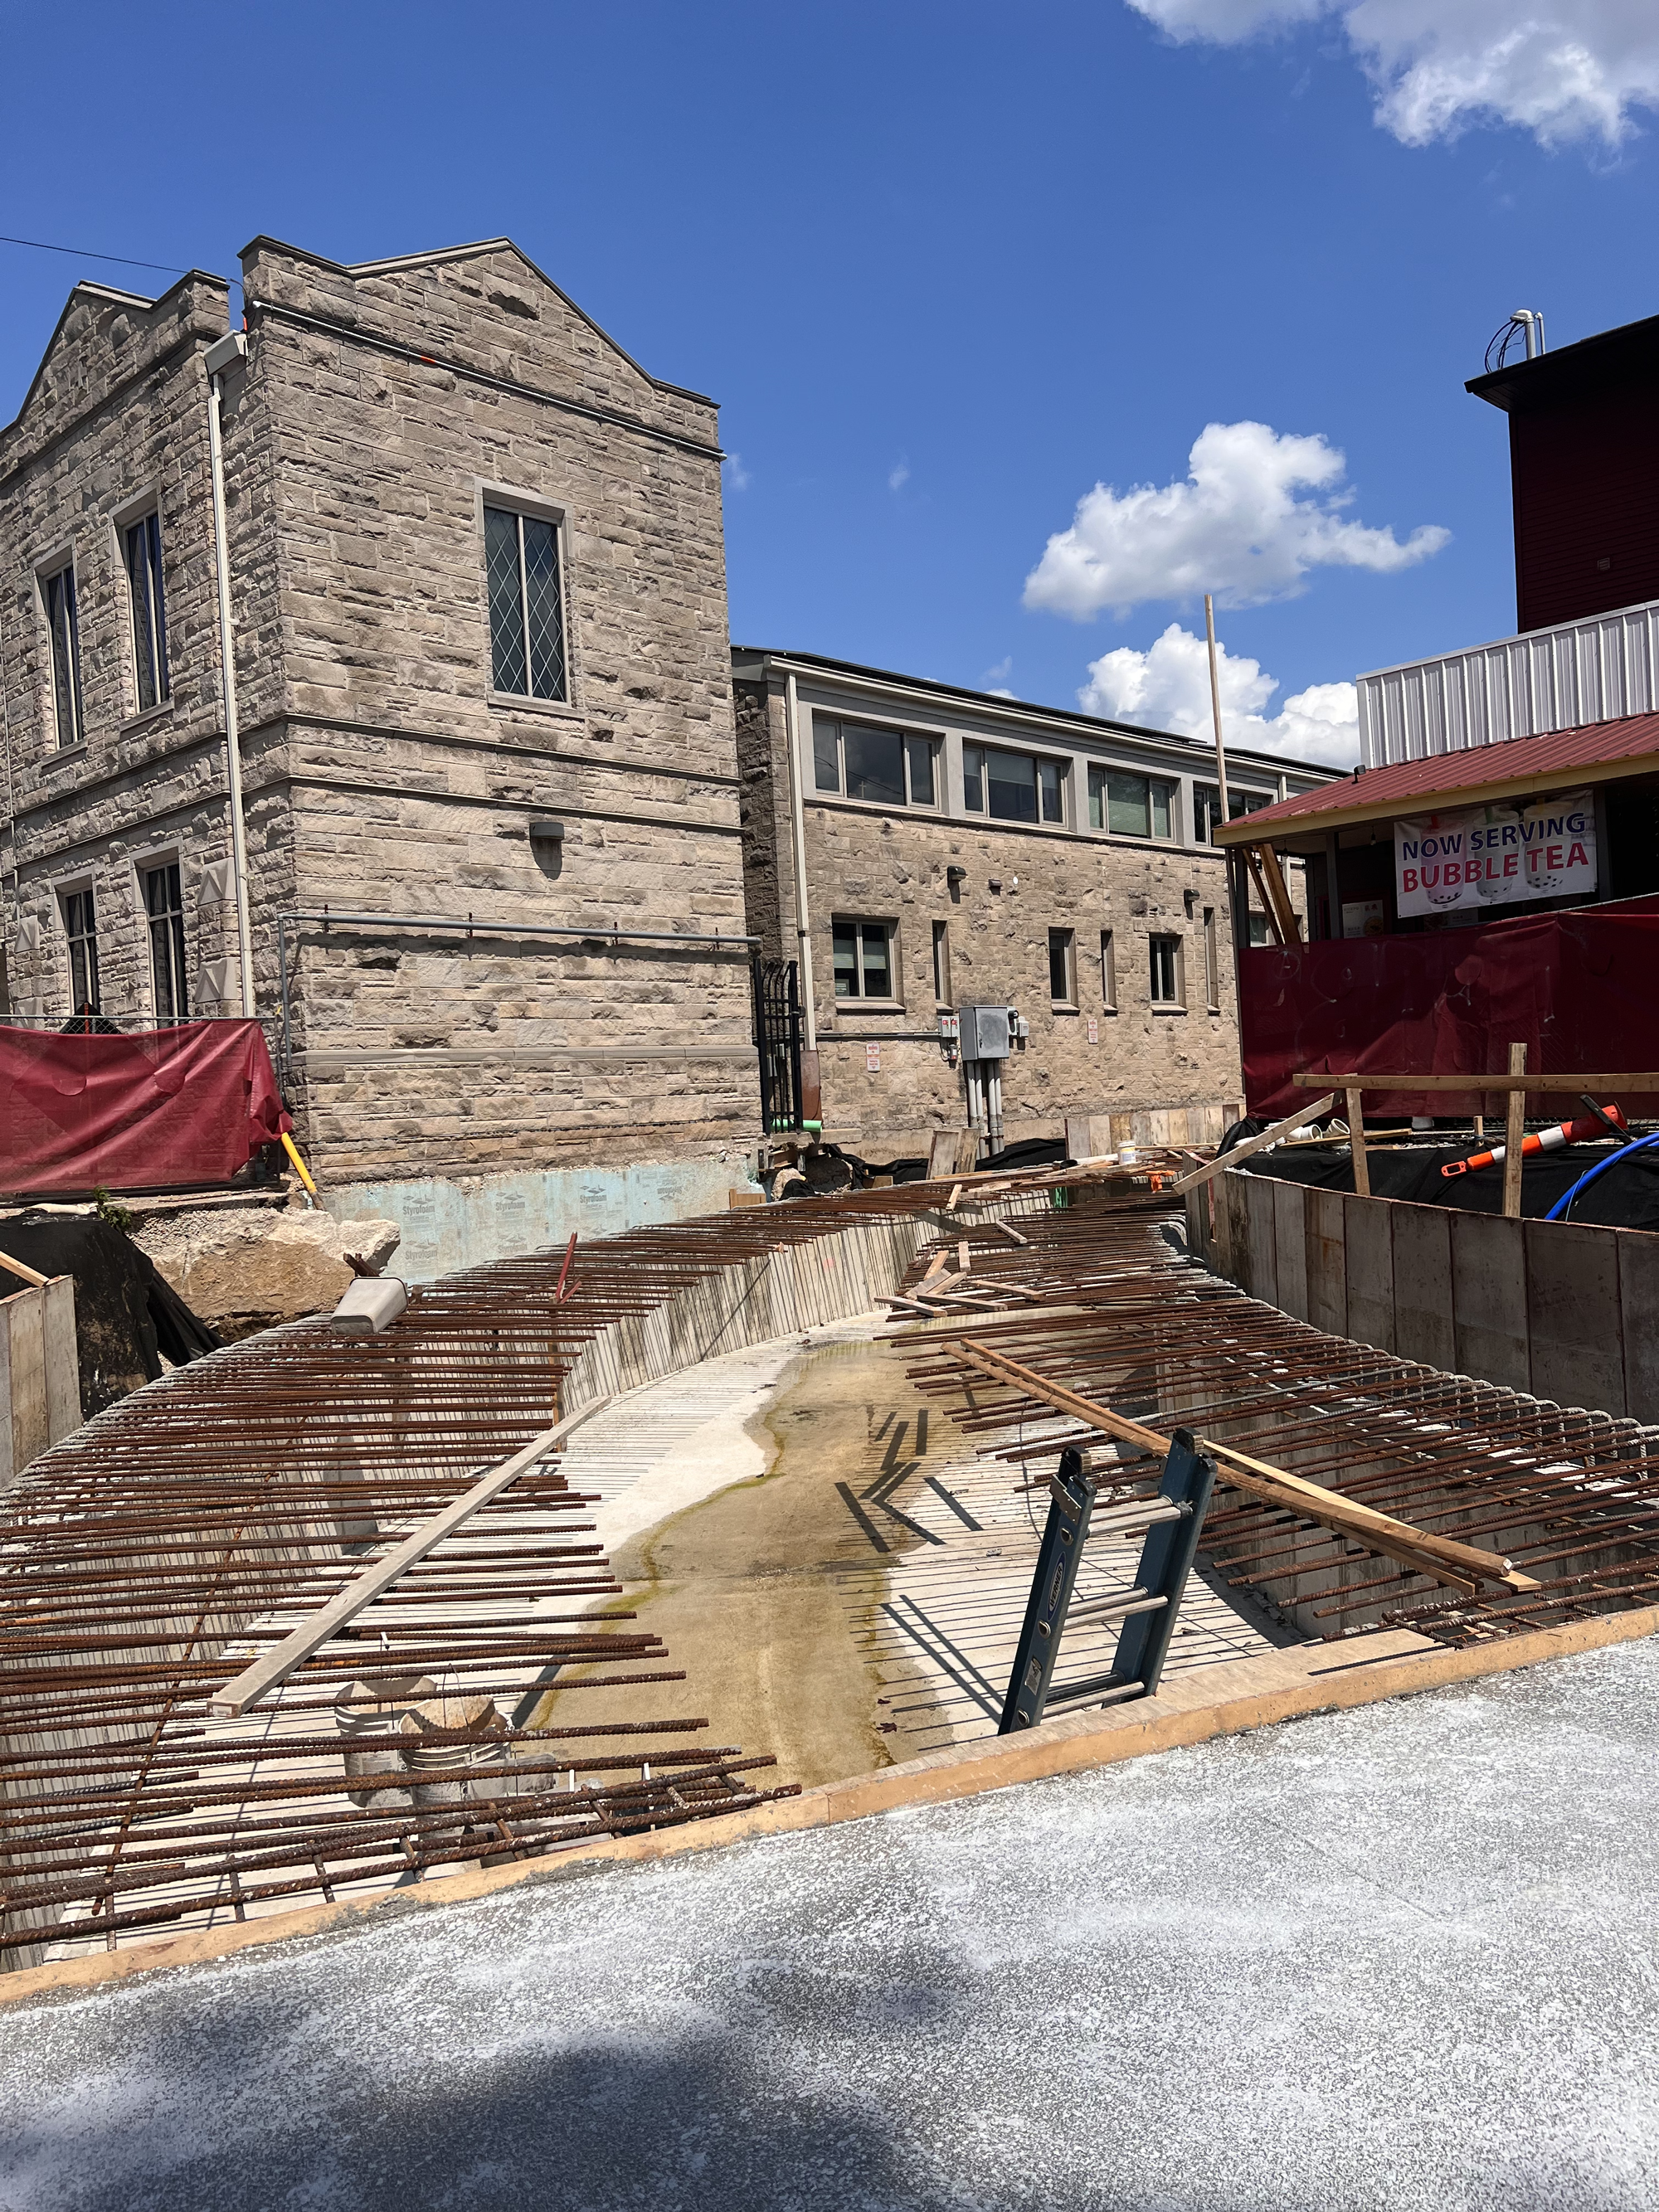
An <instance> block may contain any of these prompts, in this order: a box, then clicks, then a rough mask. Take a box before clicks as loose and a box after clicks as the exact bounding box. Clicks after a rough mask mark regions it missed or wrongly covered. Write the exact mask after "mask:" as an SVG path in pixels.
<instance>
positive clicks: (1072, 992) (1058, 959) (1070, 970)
mask: <svg viewBox="0 0 1659 2212" xmlns="http://www.w3.org/2000/svg"><path fill="white" fill-rule="evenodd" d="M1056 980H1058V981H1059V983H1060V988H1059V990H1056V989H1055V988H1054V984H1055V981H1056ZM1048 1003H1049V1005H1050V1006H1057V1007H1062V1008H1066V1009H1069V1010H1070V1011H1071V1012H1076V1010H1077V932H1076V931H1075V930H1074V929H1051V930H1050V931H1049V932H1048Z"/></svg>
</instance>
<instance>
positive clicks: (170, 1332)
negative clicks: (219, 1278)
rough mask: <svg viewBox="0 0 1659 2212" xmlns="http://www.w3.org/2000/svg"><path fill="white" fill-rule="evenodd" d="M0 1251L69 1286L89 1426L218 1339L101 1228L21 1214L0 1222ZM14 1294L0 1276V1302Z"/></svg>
mask: <svg viewBox="0 0 1659 2212" xmlns="http://www.w3.org/2000/svg"><path fill="white" fill-rule="evenodd" d="M0 1251H3V1252H9V1254H10V1255H11V1256H12V1258H13V1259H14V1260H21V1261H22V1262H23V1264H24V1266H25V1267H33V1269H34V1271H35V1273H37V1274H40V1275H73V1276H74V1278H75V1334H76V1346H77V1349H78V1353H79V1365H80V1370H81V1413H82V1418H83V1419H87V1420H88V1421H89V1420H90V1419H92V1417H93V1415H94V1413H102V1412H103V1410H104V1408H105V1407H106V1406H112V1405H113V1404H114V1403H115V1401H116V1400H117V1399H118V1398H125V1396H126V1395H127V1393H128V1392H129V1391H130V1390H137V1389H141V1388H142V1387H143V1384H144V1383H154V1382H155V1380H156V1378H157V1376H160V1375H161V1371H162V1369H161V1360H162V1358H163V1357H165V1358H167V1359H168V1360H169V1361H171V1363H172V1364H173V1366H175V1367H183V1366H184V1365H185V1364H186V1363H187V1362H188V1361H190V1360H192V1359H199V1358H201V1357H202V1355H203V1353H204V1352H216V1351H217V1350H218V1348H219V1339H218V1338H217V1337H216V1335H215V1334H214V1333H213V1331H212V1330H211V1329H210V1328H209V1327H208V1325H207V1323H206V1322H204V1321H199V1320H197V1316H195V1315H194V1314H193V1313H192V1312H191V1310H190V1308H189V1307H188V1306H187V1305H186V1304H185V1302H184V1300H183V1299H182V1298H181V1297H179V1294H178V1292H177V1291H174V1290H172V1289H170V1288H169V1286H168V1285H167V1281H166V1280H165V1279H164V1278H163V1277H162V1276H161V1274H160V1273H158V1272H157V1270H156V1268H155V1266H154V1264H153V1263H152V1261H150V1260H149V1257H148V1255H146V1254H144V1253H143V1252H141V1251H140V1250H139V1249H138V1247H137V1245H136V1244H135V1243H133V1242H132V1239H131V1237H126V1236H124V1235H123V1233H122V1232H121V1231H120V1230H118V1229H116V1228H114V1227H112V1225H111V1224H110V1223H108V1222H107V1221H100V1220H99V1219H98V1218H96V1217H95V1216H94V1215H90V1214H83V1213H74V1214H63V1213H21V1214H18V1215H16V1216H15V1217H14V1218H12V1219H10V1220H9V1221H0ZM18 1287H19V1285H18V1282H17V1279H16V1277H15V1275H8V1274H6V1273H4V1272H3V1270H0V1296H3V1295H4V1294H5V1291H7V1290H15V1289H17V1288H18Z"/></svg>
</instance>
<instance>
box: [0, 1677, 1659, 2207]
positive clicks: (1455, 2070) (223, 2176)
mask: <svg viewBox="0 0 1659 2212" xmlns="http://www.w3.org/2000/svg"><path fill="white" fill-rule="evenodd" d="M1656 1711H1659V1650H1656V1648H1655V1646H1654V1645H1653V1644H1629V1645H1626V1646H1623V1647H1621V1648H1619V1649H1615V1650H1604V1651H1600V1652H1596V1653H1593V1654H1591V1655H1589V1656H1584V1657H1581V1658H1577V1659H1572V1660H1568V1661H1564V1662H1559V1663H1558V1664H1555V1665H1553V1666H1550V1667H1548V1668H1538V1669H1534V1671H1532V1672H1530V1673H1528V1674H1521V1675H1515V1676H1509V1677H1505V1678H1504V1679H1502V1680H1497V1681H1486V1682H1481V1683H1479V1684H1474V1685H1465V1686H1460V1687H1456V1688H1453V1689H1448V1690H1442V1691H1438V1692H1433V1693H1431V1694H1430V1695H1428V1696H1425V1697H1420V1698H1413V1699H1406V1700H1404V1701H1401V1702H1396V1703H1394V1704H1391V1705H1383V1706H1372V1707H1370V1708H1368V1709H1366V1710H1364V1711H1353V1712H1341V1713H1334V1714H1328V1715H1326V1716H1324V1717H1319V1718H1316V1719H1312V1720H1309V1721H1305V1722H1304V1723H1301V1724H1300V1725H1298V1726H1296V1727H1294V1728H1273V1729H1264V1730H1261V1731H1258V1732H1256V1733H1254V1734H1251V1735H1244V1736H1240V1737H1237V1738H1235V1739H1233V1740H1231V1741H1225V1742H1216V1743H1208V1744H1204V1745H1201V1746H1199V1747H1194V1748H1190V1749H1186V1750H1180V1751H1175V1752H1172V1753H1169V1754H1168V1755H1167V1756H1165V1757H1163V1758H1158V1759H1142V1760H1139V1761H1137V1762H1135V1763H1133V1764H1132V1765H1123V1766H1116V1767H1113V1768H1109V1769H1108V1770H1106V1771H1098V1772H1091V1773H1082V1774H1073V1775H1067V1776H1064V1777H1062V1778H1057V1779H1054V1780H1052V1781H1048V1782H1042V1783H1038V1784H1032V1785H1030V1786H1027V1787H1024V1788H1021V1789H1017V1790H1001V1791H999V1792H996V1793H994V1794H993V1795H990V1796H980V1797H977V1798H975V1799H973V1800H971V1801H969V1802H958V1803H952V1804H940V1805H929V1806H924V1807H920V1808H915V1809H914V1810H910V1811H908V1812H905V1813H902V1814H890V1815H887V1816H884V1817H880V1818H876V1819H871V1820H860V1821H857V1822H854V1823H851V1824H848V1825H846V1826H839V1827H832V1828H825V1829H818V1830H816V1831H813V1832H806V1833H800V1834H793V1835H778V1836H770V1837H762V1838H757V1839H756V1840H754V1841H751V1842H748V1843H744V1844H739V1845H738V1846H736V1847H735V1848H733V1849H731V1850H725V1851H720V1852H702V1853H698V1854H696V1855H694V1856H689V1857H684V1858H680V1859H678V1860H675V1861H672V1862H671V1863H663V1864H656V1865H621V1866H616V1865H612V1866H606V1867H602V1868H599V1869H594V1870H593V1871H592V1872H590V1873H588V1874H587V1875H586V1876H585V1877H583V1878H581V1879H578V1880H566V1881H560V1882H556V1883H548V1884H544V1885H538V1886H527V1887H523V1888H520V1889H517V1890H514V1891H512V1892H509V1893H505V1894H502V1895H499V1896H495V1897H490V1898H487V1899H482V1900H481V1901H479V1902H478V1903H477V1904H474V1905H468V1906H464V1907H461V1908H459V1909H457V1910H454V1911H448V1912H444V1913H427V1914H411V1915H410V1917H406V1918H404V1919H402V1920H400V1921H390V1920H389V1921H386V1922H384V1923H381V1924H380V1925H377V1926H374V1927H373V1928H372V1929H367V1930H364V1931H362V1932H359V1933H357V1934H356V1935H354V1936H350V1937H349V1938H347V1937H334V1938H325V1939H323V1940H312V1941H309V1942H292V1943H287V1944H282V1945H278V1946H276V1947H273V1948H269V1949H266V1950H264V1951H259V1952H252V1953H248V1954H244V1955H242V1956H240V1957H238V1958H236V1959H234V1960H228V1961H225V1962H223V1963H221V1964H218V1965H215V1966H206V1967H202V1968H198V1969H196V1970H195V1971H192V1972H185V1973H170V1974H162V1975H156V1976H150V1977H142V1978H137V1979H136V1980H134V1981H132V1982H130V1983H127V1984H118V1985H114V1986H111V1987H108V1988H105V1989H101V1990H97V1991H95V1992H93V1993H90V1994H70V1995H68V1996H62V1997H58V1998H56V1999H53V2000H50V2001H43V2002H33V2003H30V2004H27V2005H24V2006H20V2007H18V2008H14V2009H13V2010H10V2011H9V2012H5V2013H0V2074H3V2078H4V2081H5V2082H6V2086H7V2096H6V2098H5V2100H4V2107H3V2115H0V2203H6V2204H8V2205H13V2206H16V2207H18V2208H20V2212H21V2208H24V2207H27V2208H28V2212H117V2208H118V2212H174V2208H177V2207H179V2206H182V2205H189V2206H190V2207H191V2212H253V2209H254V2208H263V2207H265V2206H276V2205H300V2204H303V2205H305V2206H306V2207H307V2208H308V2212H332V2208H335V2207H340V2208H346V2207H349V2208H351V2212H380V2208H382V2207H386V2208H392V2209H393V2212H407V2208H409V2207H410V2206H412V2205H416V2204H419V2205H423V2206H424V2205H431V2206H434V2207H439V2206H441V2207H451V2208H461V2207H465V2208H466V2209H467V2212H496V2208H501V2212H505V2208H507V2207H513V2208H514V2212H518V2208H520V2207H522V2206H525V2205H535V2206H538V2207H547V2208H550V2212H565V2208H570V2212H575V2208H578V2207H604V2208H606V2212H609V2208H613V2207H615V2208H621V2207H624V2206H629V2207H635V2206H647V2205H650V2206H655V2205H660V2206H664V2207H669V2206H671V2207H675V2208H681V2209H682V2212H751V2208H753V2212H761V2208H764V2212H794V2208H803V2212H805V2208H812V2212H817V2208H820V2207H821V2208H825V2212H829V2209H830V2208H834V2212H843V2208H848V2207H858V2208H870V2212H874V2208H880V2212H910V2208H915V2212H970V2208H973V2209H974V2212H980V2209H981V2208H983V2212H992V2208H995V2212H1001V2208H1005V2207H1006V2208H1008V2209H1009V2212H1014V2208H1019V2212H1027V2208H1033V2207H1036V2206H1039V2205H1054V2206H1059V2207H1066V2208H1071V2207H1077V2208H1079V2212H1081V2208H1085V2207H1088V2208H1094V2207H1100V2208H1102V2212H1107V2209H1108V2208H1110V2212H1117V2209H1118V2208H1132V2207H1133V2208H1146V2212H1176V2208H1180V2212H1187V2208H1192V2212H1307V2208H1309V2207H1310V2206H1321V2207H1323V2206H1333V2207H1335V2206H1340V2207H1341V2208H1342V2212H1498V2208H1505V2212H1507V2209H1508V2208H1516V2207H1519V2208H1526V2212H1534V2208H1536V2212H1541V2208H1544V2207H1549V2208H1550V2212H1637V2208H1640V2207H1644V2206H1646V2205H1648V2204H1650V2203H1653V2201H1654V2198H1655V2193H1656V2177H1659V2099H1656V2096H1655V2093H1654V2080H1655V2053H1656V2051H1659V1979H1656V1977H1655V1974H1654V1971H1653V1966H1652V1960H1651V1951H1650V1939H1649V1936H1648V1932H1647V1931H1648V1929H1649V1927H1650V1901H1651V1898H1652V1895H1653V1892H1654V1887H1655V1884H1656V1880H1659V1857H1656V1846H1655V1842H1654V1838H1655V1836H1656V1834H1659V1756H1656V1753H1659V1724H1656V1722H1655V1719H1654V1715H1655V1713H1656Z"/></svg>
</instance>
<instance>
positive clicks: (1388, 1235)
mask: <svg viewBox="0 0 1659 2212" xmlns="http://www.w3.org/2000/svg"><path fill="white" fill-rule="evenodd" d="M1394 1215H1395V1204H1394V1201H1393V1200H1392V1199H1387V1198H1360V1197H1359V1196H1358V1195H1357V1194H1354V1193H1352V1192H1344V1193H1343V1194H1342V1241H1343V1248H1344V1249H1343V1261H1344V1273H1345V1275H1346V1291H1347V1308H1348V1325H1347V1328H1346V1332H1345V1334H1347V1335H1349V1336H1352V1337H1357V1338H1358V1340H1359V1342H1360V1343H1361V1344H1374V1345H1375V1346H1376V1348H1377V1350H1378V1351H1379V1352H1392V1351H1394V1350H1395V1325H1394Z"/></svg>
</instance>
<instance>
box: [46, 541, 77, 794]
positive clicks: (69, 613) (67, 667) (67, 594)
mask: <svg viewBox="0 0 1659 2212" xmlns="http://www.w3.org/2000/svg"><path fill="white" fill-rule="evenodd" d="M40 599H41V604H42V606H43V608H44V610H45V612H46V663H47V674H48V677H49V679H50V683H51V689H52V726H53V732H54V735H55V737H56V739H57V750H58V751H59V752H67V751H68V750H70V747H71V746H72V745H80V744H85V743H86V737H87V729H86V702H85V700H84V699H83V697H82V690H81V611H80V605H79V600H78V597H77V594H76V584H75V560H74V556H72V555H71V556H70V558H69V559H68V560H65V561H60V562H58V564H57V566H56V567H55V568H52V569H51V570H49V571H48V572H47V573H46V574H43V575H42V576H41V578H40ZM65 724H67V725H68V735H67V736H66V735H65V734H64V726H65Z"/></svg>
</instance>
